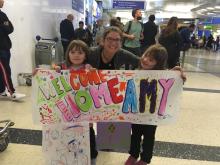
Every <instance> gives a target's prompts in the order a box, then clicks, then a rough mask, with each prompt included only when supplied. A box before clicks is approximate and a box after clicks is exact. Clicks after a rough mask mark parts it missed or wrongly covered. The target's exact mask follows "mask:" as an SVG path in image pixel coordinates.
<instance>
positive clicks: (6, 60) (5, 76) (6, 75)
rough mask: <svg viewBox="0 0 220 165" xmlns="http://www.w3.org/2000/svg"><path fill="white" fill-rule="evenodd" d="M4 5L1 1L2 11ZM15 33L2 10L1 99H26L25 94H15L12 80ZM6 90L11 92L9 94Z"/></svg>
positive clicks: (0, 32)
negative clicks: (11, 64)
mask: <svg viewBox="0 0 220 165" xmlns="http://www.w3.org/2000/svg"><path fill="white" fill-rule="evenodd" d="M3 5H4V0H0V9H1V8H2V7H3ZM13 31H14V27H13V25H12V23H11V21H10V20H9V19H8V17H7V15H6V14H5V13H4V12H2V11H1V10H0V98H1V99H2V98H3V99H4V98H10V99H12V100H19V99H22V98H24V97H25V95H24V94H19V93H15V89H14V86H13V83H12V79H11V67H10V59H11V52H10V49H11V47H12V43H11V40H10V38H9V34H11V33H12V32H13ZM6 88H7V90H8V92H9V94H7V92H6Z"/></svg>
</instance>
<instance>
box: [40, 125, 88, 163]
mask: <svg viewBox="0 0 220 165" xmlns="http://www.w3.org/2000/svg"><path fill="white" fill-rule="evenodd" d="M42 146H43V152H44V156H45V160H46V165H61V164H62V165H72V164H74V165H90V143H89V124H88V123H74V124H70V123H64V124H50V125H46V124H45V125H43V142H42Z"/></svg>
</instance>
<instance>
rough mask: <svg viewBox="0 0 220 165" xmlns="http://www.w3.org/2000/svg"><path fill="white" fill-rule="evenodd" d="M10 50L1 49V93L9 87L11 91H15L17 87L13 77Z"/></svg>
mask: <svg viewBox="0 0 220 165" xmlns="http://www.w3.org/2000/svg"><path fill="white" fill-rule="evenodd" d="M10 59H11V53H10V50H0V93H2V92H4V91H5V89H6V88H7V89H8V91H9V93H10V94H12V93H14V91H15V89H14V86H13V83H12V79H11V68H10Z"/></svg>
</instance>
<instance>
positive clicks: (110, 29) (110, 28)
mask: <svg viewBox="0 0 220 165" xmlns="http://www.w3.org/2000/svg"><path fill="white" fill-rule="evenodd" d="M110 32H116V33H118V34H119V35H120V37H121V38H122V37H123V36H122V31H121V30H120V29H119V28H118V27H116V26H110V27H108V28H106V29H105V31H104V33H103V40H105V38H106V36H107V35H108V34H109V33H110Z"/></svg>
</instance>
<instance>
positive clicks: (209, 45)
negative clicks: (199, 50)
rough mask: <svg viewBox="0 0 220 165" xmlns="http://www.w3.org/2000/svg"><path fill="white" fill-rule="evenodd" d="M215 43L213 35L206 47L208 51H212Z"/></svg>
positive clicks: (210, 36)
mask: <svg viewBox="0 0 220 165" xmlns="http://www.w3.org/2000/svg"><path fill="white" fill-rule="evenodd" d="M213 41H214V37H213V35H212V34H210V35H209V37H208V40H207V43H206V46H205V47H206V49H207V50H211V49H212V44H213Z"/></svg>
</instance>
